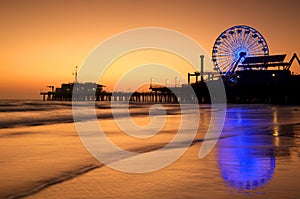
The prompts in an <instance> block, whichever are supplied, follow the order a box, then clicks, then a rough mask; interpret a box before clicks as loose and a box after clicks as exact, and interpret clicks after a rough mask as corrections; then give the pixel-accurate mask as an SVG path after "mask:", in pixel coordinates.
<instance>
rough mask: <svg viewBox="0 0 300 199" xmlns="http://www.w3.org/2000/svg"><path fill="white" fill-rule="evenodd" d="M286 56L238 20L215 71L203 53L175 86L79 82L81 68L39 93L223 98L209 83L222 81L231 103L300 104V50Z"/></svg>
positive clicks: (219, 44) (217, 53)
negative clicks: (128, 87)
mask: <svg viewBox="0 0 300 199" xmlns="http://www.w3.org/2000/svg"><path fill="white" fill-rule="evenodd" d="M285 57H286V55H285V54H284V55H269V49H268V46H267V43H266V41H265V39H264V38H263V36H262V35H261V34H260V33H259V32H258V31H257V30H255V29H254V28H251V27H249V26H240V25H239V26H234V27H231V28H229V29H227V30H225V31H224V32H222V33H221V34H220V36H219V37H218V38H217V39H216V41H215V44H214V46H213V50H212V61H213V63H214V66H215V68H214V69H215V71H213V72H207V71H204V56H203V55H201V56H200V70H199V71H195V72H194V73H188V76H187V79H188V84H187V85H182V86H181V87H177V86H176V78H175V87H168V86H167V85H166V86H158V85H153V84H152V80H151V84H150V88H149V92H133V93H131V92H106V91H105V90H103V87H104V86H103V85H100V84H96V83H78V80H77V67H76V70H75V73H74V75H75V80H74V83H69V84H62V85H61V88H56V89H55V90H54V86H48V87H49V88H50V89H51V91H47V92H41V93H40V94H41V95H43V99H44V100H46V99H47V100H97V101H131V102H159V103H178V102H180V103H211V101H212V100H213V101H214V102H218V101H222V98H221V97H220V96H211V95H210V94H211V93H210V92H209V89H208V88H212V87H217V86H220V85H219V84H218V83H217V82H220V80H222V81H223V83H224V86H225V91H226V98H227V102H229V103H272V104H300V95H299V92H300V75H295V74H292V72H291V71H290V67H291V65H292V63H293V61H294V60H295V59H296V60H297V61H298V64H299V65H300V60H299V58H298V57H297V55H296V53H294V54H293V56H292V58H291V59H290V61H289V62H284V60H285ZM191 77H195V82H191ZM191 87H192V89H193V91H194V92H193V93H191V89H190V88H191ZM74 89H75V90H74ZM221 89H222V88H221ZM73 91H76V92H73ZM194 93H195V94H196V95H194ZM195 96H196V97H195ZM211 97H213V99H211ZM218 97H220V99H218Z"/></svg>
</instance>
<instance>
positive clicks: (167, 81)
mask: <svg viewBox="0 0 300 199" xmlns="http://www.w3.org/2000/svg"><path fill="white" fill-rule="evenodd" d="M168 83H169V80H168V79H166V87H168Z"/></svg>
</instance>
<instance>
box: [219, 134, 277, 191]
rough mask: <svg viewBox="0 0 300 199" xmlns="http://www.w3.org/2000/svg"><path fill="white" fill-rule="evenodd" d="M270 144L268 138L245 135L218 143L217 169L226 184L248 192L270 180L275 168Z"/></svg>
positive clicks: (270, 139) (271, 140) (270, 138)
mask: <svg viewBox="0 0 300 199" xmlns="http://www.w3.org/2000/svg"><path fill="white" fill-rule="evenodd" d="M272 142H273V139H272V137H270V136H262V135H249V134H248V135H247V134H243V135H238V136H232V137H229V138H225V139H222V140H219V143H220V145H219V147H218V148H219V149H218V160H219V166H220V170H221V175H222V177H223V179H224V180H225V181H226V182H227V184H229V185H230V186H231V187H234V188H236V189H238V190H251V189H256V188H258V187H261V186H263V185H264V184H266V183H267V182H268V181H270V180H271V178H272V176H273V174H274V169H275V166H276V161H275V157H274V154H273V149H272V147H270V146H271V145H272ZM268 146H269V147H268Z"/></svg>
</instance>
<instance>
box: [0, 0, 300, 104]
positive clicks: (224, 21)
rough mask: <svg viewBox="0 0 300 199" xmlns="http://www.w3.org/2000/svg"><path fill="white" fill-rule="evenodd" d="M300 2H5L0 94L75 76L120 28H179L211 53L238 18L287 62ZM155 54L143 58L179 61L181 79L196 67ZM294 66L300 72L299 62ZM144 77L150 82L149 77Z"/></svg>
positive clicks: (294, 48)
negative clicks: (259, 34) (103, 43)
mask: <svg viewBox="0 0 300 199" xmlns="http://www.w3.org/2000/svg"><path fill="white" fill-rule="evenodd" d="M297 5H299V2H298V1H297V0H287V1H279V0H278V1H268V0H267V1H259V0H253V1H217V0H212V1H198V0H188V1H171V0H165V1H134V0H132V1H119V0H113V1H37V0H36V1H35V0H28V1H1V3H0V15H1V17H0V26H1V31H0V43H1V47H0V69H1V72H2V74H1V78H0V93H1V94H0V98H2V99H24V98H25V99H41V97H40V96H39V92H40V90H41V89H43V90H47V88H46V86H48V85H54V86H55V87H57V86H60V84H61V83H63V82H66V83H67V82H72V81H73V80H74V76H73V75H72V73H73V72H74V70H75V66H79V67H80V65H81V64H82V63H83V62H84V60H85V59H86V58H87V56H88V55H89V53H90V52H91V51H92V50H93V49H94V48H95V47H96V46H97V45H99V44H100V43H101V42H103V41H104V40H106V39H107V38H109V37H111V36H112V35H115V34H118V33H120V32H122V31H126V30H129V29H135V28H142V27H163V28H168V29H174V30H176V31H178V32H182V33H183V34H186V35H187V36H189V37H191V38H193V39H194V40H196V41H197V42H198V43H199V44H200V45H202V46H203V47H204V48H205V50H206V51H207V53H208V54H209V55H210V54H211V49H212V46H213V43H214V42H215V39H216V38H217V37H218V35H219V34H220V33H221V32H222V31H223V30H225V29H226V28H228V27H231V26H233V25H237V24H245V25H250V26H252V27H255V28H256V29H257V30H259V31H260V32H261V33H262V34H263V35H264V37H265V39H266V41H267V43H268V46H269V49H270V54H276V53H277V54H278V53H279V54H287V58H286V59H287V60H286V61H288V60H289V59H290V57H291V56H292V53H294V52H296V53H298V54H299V52H298V50H299V44H300V41H299V35H300V28H299V25H298V24H299V21H300V14H299V12H298V8H299V6H297ZM138 53H141V52H136V53H133V54H131V55H129V57H127V58H125V57H124V58H122V60H121V59H120V60H119V61H120V62H122V61H125V60H126V63H127V64H128V65H127V67H125V68H123V69H122V70H118V71H117V73H118V74H116V76H109V75H108V74H111V73H112V72H109V71H107V76H105V77H104V78H103V79H102V81H101V82H100V83H102V84H104V85H107V86H108V87H113V85H114V83H115V80H116V78H117V77H119V76H120V75H122V71H123V70H128V69H129V68H132V67H133V66H135V65H136V64H140V63H141V60H139V59H136V58H134V56H133V55H134V54H135V55H136V56H137V55H138ZM144 53H145V52H144ZM157 53H158V52H151V53H150V54H149V52H148V54H147V56H148V57H147V56H146V57H145V60H146V61H147V62H150V61H151V59H152V58H153V57H155V58H156V59H157V60H153V61H152V62H155V61H159V62H162V63H161V64H164V63H165V64H168V65H173V66H176V67H178V68H180V73H181V74H182V75H183V76H184V77H186V73H187V72H194V71H191V69H190V67H188V66H187V65H186V64H185V63H184V60H182V59H179V58H176V57H174V55H170V54H168V53H165V52H159V54H160V55H159V56H158V55H157ZM130 56H133V57H131V58H130ZM151 56H153V57H152V58H151ZM145 60H144V61H145ZM115 64H116V63H115ZM122 64H123V63H122ZM123 65H124V64H123ZM116 67H117V66H116ZM195 67H198V66H195ZM291 69H292V70H293V71H294V72H296V73H300V68H299V67H298V66H296V67H293V66H292V68H291ZM111 70H114V71H115V72H116V70H115V69H111ZM141 77H143V78H147V80H146V81H150V79H149V77H148V76H141ZM154 78H155V77H154ZM159 78H160V77H158V78H157V79H159ZM167 78H169V79H170V83H171V84H174V78H175V77H174V76H171V75H170V77H169V76H168V75H166V76H165V79H167ZM161 81H162V82H163V81H164V78H162V80H161ZM182 81H183V80H182ZM130 87H132V85H126V86H125V87H124V88H125V89H130Z"/></svg>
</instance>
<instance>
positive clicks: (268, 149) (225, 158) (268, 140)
mask: <svg viewBox="0 0 300 199" xmlns="http://www.w3.org/2000/svg"><path fill="white" fill-rule="evenodd" d="M241 114H242V115H241ZM265 114H266V115H268V114H270V116H271V117H272V119H273V121H272V122H271V123H270V128H268V129H266V130H263V131H257V132H255V130H252V131H251V132H250V131H249V130H248V131H243V130H242V131H240V132H239V133H238V134H236V135H233V136H231V137H227V138H224V139H221V140H219V145H218V163H219V168H220V170H221V175H222V177H223V179H224V180H225V182H226V183H227V184H228V185H230V186H231V187H233V188H235V189H237V190H252V189H256V188H259V187H262V186H263V185H265V184H267V183H268V182H269V181H270V180H271V179H272V177H273V174H274V172H275V167H276V159H275V157H282V156H290V148H291V147H294V146H296V143H295V139H293V138H294V136H295V131H296V130H297V128H299V127H300V124H285V123H281V122H282V118H286V115H285V114H284V112H278V111H277V109H276V108H272V109H271V110H270V113H268V112H266V113H265ZM229 116H230V117H231V118H236V119H232V120H230V121H229V122H227V125H229V126H230V125H231V126H232V127H236V126H241V127H244V126H253V127H256V126H259V122H258V121H257V120H255V118H254V117H249V115H245V113H244V112H242V111H239V110H237V111H235V112H232V113H229ZM241 118H242V119H241ZM237 123H238V125H237ZM229 128H230V127H229ZM231 133H232V132H231ZM225 135H226V133H225Z"/></svg>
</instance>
